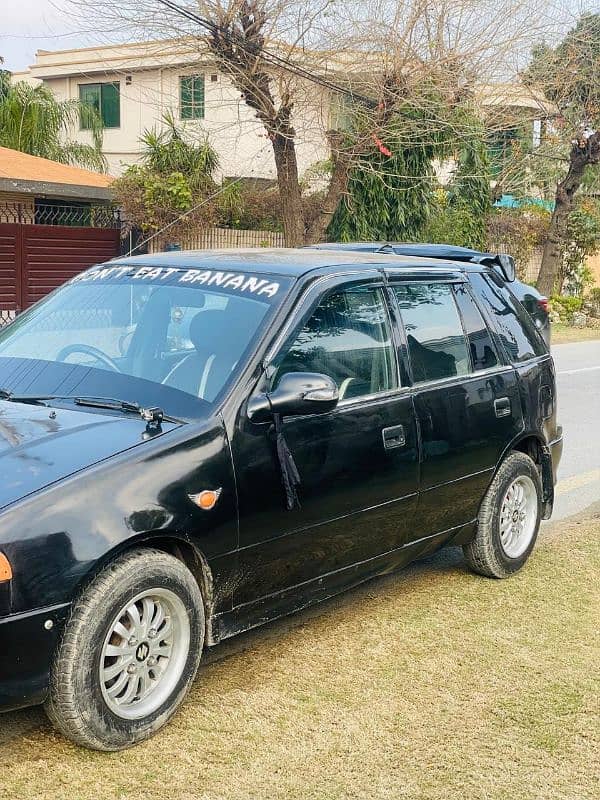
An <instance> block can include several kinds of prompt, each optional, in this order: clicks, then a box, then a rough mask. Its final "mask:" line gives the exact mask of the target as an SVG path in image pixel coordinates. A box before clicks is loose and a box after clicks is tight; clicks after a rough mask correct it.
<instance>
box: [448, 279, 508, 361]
mask: <svg viewBox="0 0 600 800" xmlns="http://www.w3.org/2000/svg"><path fill="white" fill-rule="evenodd" d="M454 295H455V297H456V302H457V304H458V308H459V311H460V315H461V317H462V321H463V326H464V329H465V333H466V334H467V340H468V342H469V350H470V353H471V364H472V366H473V370H474V371H475V372H479V371H480V370H482V369H491V368H492V367H495V366H497V364H498V363H499V362H498V354H497V352H496V347H495V346H494V342H493V341H492V335H491V333H490V331H489V329H488V327H487V325H486V323H485V321H484V319H483V317H482V316H481V312H480V311H479V309H478V308H477V306H476V305H475V302H474V301H473V298H472V297H471V295H470V293H469V290H468V288H467V287H466V286H465V285H464V284H457V285H456V286H455V287H454Z"/></svg>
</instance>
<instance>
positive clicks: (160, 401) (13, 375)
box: [0, 265, 291, 418]
mask: <svg viewBox="0 0 600 800" xmlns="http://www.w3.org/2000/svg"><path fill="white" fill-rule="evenodd" d="M290 285H291V280H290V279H289V278H285V277H281V276H279V275H267V274H257V273H252V274H247V273H237V272H223V271H217V270H213V269H202V270H200V269H174V268H170V267H137V266H136V267H135V268H132V267H131V266H127V267H124V266H119V265H116V266H110V265H105V266H104V267H97V268H94V269H93V270H90V271H88V272H85V273H82V274H81V275H79V276H77V277H76V278H75V279H73V280H72V281H71V282H70V283H68V284H66V285H64V286H63V287H61V288H60V289H58V290H57V291H56V292H54V293H53V294H52V295H50V296H49V297H48V298H47V299H46V300H44V301H43V302H41V303H38V304H37V305H36V306H34V307H33V308H31V309H30V310H29V311H27V312H26V313H24V314H22V315H21V316H19V317H18V318H17V319H16V321H15V322H13V323H12V324H11V325H9V326H8V327H7V328H6V329H5V330H4V331H0V386H1V387H2V388H3V389H4V390H8V391H10V392H11V393H12V394H14V395H19V396H23V395H27V396H30V395H31V396H41V395H44V396H47V395H60V396H68V397H71V396H77V397H81V396H95V397H111V398H119V399H123V400H127V401H134V402H137V403H139V404H140V405H144V406H160V407H161V408H163V409H164V411H165V413H168V414H171V415H175V416H178V417H184V418H194V417H197V416H199V415H202V414H203V413H205V412H206V406H207V404H213V403H215V402H216V401H217V400H218V398H219V396H220V395H221V394H222V392H223V391H224V390H225V389H226V388H227V386H228V385H229V383H230V382H231V381H232V380H233V379H234V377H235V375H236V374H237V373H238V372H239V370H240V369H241V367H242V366H243V364H244V362H245V360H246V358H247V357H248V356H249V354H250V353H251V351H252V350H253V347H254V345H255V344H256V341H257V339H258V337H259V336H260V333H261V332H262V331H263V330H264V328H265V326H266V325H267V324H268V321H269V319H270V318H271V317H272V315H273V313H274V312H275V309H276V308H277V307H278V306H279V305H280V303H281V301H282V299H283V298H284V296H285V294H286V292H287V290H288V289H289V287H290Z"/></svg>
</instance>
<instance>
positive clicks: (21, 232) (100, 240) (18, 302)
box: [0, 223, 120, 324]
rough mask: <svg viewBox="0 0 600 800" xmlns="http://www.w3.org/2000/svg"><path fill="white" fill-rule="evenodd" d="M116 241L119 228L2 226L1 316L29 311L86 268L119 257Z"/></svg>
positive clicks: (117, 240) (0, 266)
mask: <svg viewBox="0 0 600 800" xmlns="http://www.w3.org/2000/svg"><path fill="white" fill-rule="evenodd" d="M119 238H120V234H119V230H118V229H117V228H83V227H71V226H66V225H64V226H63V225H27V224H22V223H0V315H2V312H5V313H6V312H14V313H18V312H19V311H22V310H23V309H25V308H28V307H29V306H30V305H32V304H33V303H35V302H36V301H37V300H40V299H41V298H42V297H44V296H45V295H47V294H48V292H51V291H52V290H53V289H56V287H57V286H60V285H61V283H64V282H65V281H67V280H69V279H70V278H72V277H73V276H74V275H77V274H78V273H79V272H81V271H82V270H84V269H87V267H91V266H92V265H93V264H98V263H101V262H102V261H108V260H109V259H110V258H114V257H115V256H117V255H119ZM1 323H2V320H0V324H1Z"/></svg>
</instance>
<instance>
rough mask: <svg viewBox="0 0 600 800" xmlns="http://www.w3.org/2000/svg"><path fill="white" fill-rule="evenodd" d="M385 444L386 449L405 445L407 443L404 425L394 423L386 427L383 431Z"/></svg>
mask: <svg viewBox="0 0 600 800" xmlns="http://www.w3.org/2000/svg"><path fill="white" fill-rule="evenodd" d="M381 435H382V437H383V446H384V447H385V449H386V450H393V449H394V448H396V447H404V445H405V444H406V434H405V433H404V425H393V426H392V427H391V428H384V429H383V430H382V431H381Z"/></svg>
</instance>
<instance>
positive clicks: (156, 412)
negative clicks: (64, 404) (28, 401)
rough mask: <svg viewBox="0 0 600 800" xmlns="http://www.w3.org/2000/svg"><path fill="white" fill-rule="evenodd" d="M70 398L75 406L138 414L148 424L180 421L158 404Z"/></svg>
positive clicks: (96, 398)
mask: <svg viewBox="0 0 600 800" xmlns="http://www.w3.org/2000/svg"><path fill="white" fill-rule="evenodd" d="M55 399H59V398H55ZM63 399H67V398H63ZM71 399H72V400H73V402H74V403H75V405H76V406H88V407H89V408H109V409H111V410H112V411H124V412H126V413H133V414H139V415H140V417H141V418H142V419H143V420H144V422H147V423H148V424H149V425H156V426H159V425H160V423H161V422H162V421H163V420H164V421H165V422H181V420H179V419H175V417H169V416H167V414H165V412H164V411H163V410H162V408H159V407H158V406H153V407H152V408H144V407H143V406H141V405H140V404H139V403H135V402H133V403H132V402H131V401H129V400H114V399H113V398H111V397H73V398H71Z"/></svg>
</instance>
